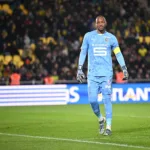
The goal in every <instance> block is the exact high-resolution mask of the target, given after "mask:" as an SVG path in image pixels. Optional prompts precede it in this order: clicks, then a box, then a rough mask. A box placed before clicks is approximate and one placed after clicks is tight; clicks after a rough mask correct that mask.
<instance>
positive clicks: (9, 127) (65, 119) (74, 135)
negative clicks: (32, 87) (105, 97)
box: [0, 103, 150, 150]
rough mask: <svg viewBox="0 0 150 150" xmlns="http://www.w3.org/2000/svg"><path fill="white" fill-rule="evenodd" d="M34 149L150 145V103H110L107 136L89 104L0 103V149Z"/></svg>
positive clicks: (109, 149)
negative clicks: (110, 124) (100, 131)
mask: <svg viewBox="0 0 150 150" xmlns="http://www.w3.org/2000/svg"><path fill="white" fill-rule="evenodd" d="M101 111H102V112H104V107H103V105H101ZM33 149H36V150H66V149H69V150H83V149H84V150H99V149H103V150H131V149H132V150H134V149H150V103H145V104H113V125H112V135H111V136H109V137H108V136H103V135H99V133H98V120H97V118H96V117H95V116H94V114H93V113H92V110H91V108H90V105H65V106H34V107H31V106H30V107H0V150H33Z"/></svg>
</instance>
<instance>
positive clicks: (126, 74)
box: [122, 66, 129, 80]
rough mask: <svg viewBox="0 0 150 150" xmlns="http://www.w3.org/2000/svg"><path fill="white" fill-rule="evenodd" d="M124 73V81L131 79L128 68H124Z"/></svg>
mask: <svg viewBox="0 0 150 150" xmlns="http://www.w3.org/2000/svg"><path fill="white" fill-rule="evenodd" d="M122 71H123V75H124V77H123V80H128V78H129V74H128V71H127V67H126V66H122Z"/></svg>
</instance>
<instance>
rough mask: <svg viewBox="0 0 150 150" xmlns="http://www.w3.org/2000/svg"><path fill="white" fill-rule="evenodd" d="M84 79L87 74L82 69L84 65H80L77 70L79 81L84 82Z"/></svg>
mask: <svg viewBox="0 0 150 150" xmlns="http://www.w3.org/2000/svg"><path fill="white" fill-rule="evenodd" d="M84 79H85V74H84V73H83V71H82V66H79V67H78V71H77V81H78V82H80V83H82V82H83V80H84Z"/></svg>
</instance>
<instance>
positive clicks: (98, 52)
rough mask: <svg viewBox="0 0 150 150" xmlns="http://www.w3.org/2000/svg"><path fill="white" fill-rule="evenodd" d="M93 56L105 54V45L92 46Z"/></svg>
mask: <svg viewBox="0 0 150 150" xmlns="http://www.w3.org/2000/svg"><path fill="white" fill-rule="evenodd" d="M93 52H94V56H106V55H107V51H106V48H105V47H94V48H93Z"/></svg>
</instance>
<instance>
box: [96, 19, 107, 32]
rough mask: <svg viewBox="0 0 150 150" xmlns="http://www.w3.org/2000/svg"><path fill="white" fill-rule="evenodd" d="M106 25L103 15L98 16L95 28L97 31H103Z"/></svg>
mask: <svg viewBox="0 0 150 150" xmlns="http://www.w3.org/2000/svg"><path fill="white" fill-rule="evenodd" d="M105 27H106V20H105V18H104V17H98V18H97V19H96V28H97V30H98V31H100V32H103V31H104V30H105Z"/></svg>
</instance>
